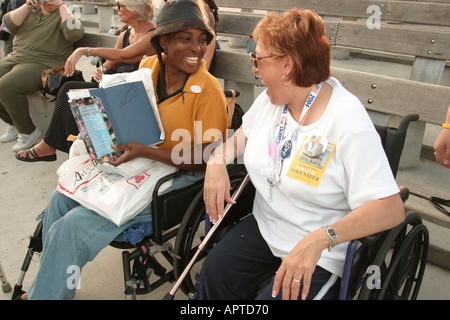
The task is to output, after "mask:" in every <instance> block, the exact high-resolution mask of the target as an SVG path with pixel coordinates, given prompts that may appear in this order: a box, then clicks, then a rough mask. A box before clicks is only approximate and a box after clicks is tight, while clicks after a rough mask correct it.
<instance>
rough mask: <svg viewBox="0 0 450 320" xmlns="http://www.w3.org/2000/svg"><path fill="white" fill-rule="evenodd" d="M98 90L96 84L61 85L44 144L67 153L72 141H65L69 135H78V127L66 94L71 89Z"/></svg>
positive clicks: (69, 83) (77, 82) (71, 82)
mask: <svg viewBox="0 0 450 320" xmlns="http://www.w3.org/2000/svg"><path fill="white" fill-rule="evenodd" d="M93 88H98V83H97V82H83V81H69V82H66V83H64V84H63V85H62V87H61V89H60V90H59V92H58V95H57V97H56V102H55V110H54V111H53V116H52V119H51V121H50V125H49V127H48V129H47V132H46V133H45V137H44V142H45V143H46V144H48V145H49V146H51V147H53V148H55V149H58V150H60V151H62V152H66V153H69V150H70V147H71V146H72V141H67V137H68V136H69V135H74V136H76V135H78V133H79V131H78V126H77V123H76V122H75V119H74V118H73V113H72V110H71V109H70V104H69V102H68V98H67V92H69V91H70V90H72V89H93Z"/></svg>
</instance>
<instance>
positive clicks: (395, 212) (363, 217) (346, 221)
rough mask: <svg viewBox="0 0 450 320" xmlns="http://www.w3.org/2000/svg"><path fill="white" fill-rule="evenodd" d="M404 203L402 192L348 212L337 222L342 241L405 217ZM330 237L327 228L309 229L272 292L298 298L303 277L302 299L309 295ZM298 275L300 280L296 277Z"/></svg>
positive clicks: (360, 235) (285, 296)
mask: <svg viewBox="0 0 450 320" xmlns="http://www.w3.org/2000/svg"><path fill="white" fill-rule="evenodd" d="M404 217H405V212H404V205H403V202H402V200H401V198H400V195H399V194H394V195H392V196H389V197H386V198H382V199H378V200H372V201H369V202H367V203H365V204H363V205H362V206H360V207H358V208H357V209H355V210H353V211H351V212H350V213H349V214H348V215H346V216H345V217H343V218H342V219H340V220H338V221H337V222H335V223H333V224H332V225H330V226H332V227H333V228H334V230H335V231H336V233H337V235H338V244H339V243H344V242H347V241H350V240H353V239H360V238H363V237H366V236H368V235H371V234H375V233H377V232H380V231H383V230H387V229H390V228H392V227H394V226H396V225H398V224H399V223H401V222H402V221H403V220H404ZM329 245H330V241H329V239H328V237H327V236H326V235H325V232H324V230H323V228H320V229H317V230H315V231H313V232H311V233H309V234H308V235H307V236H306V237H305V238H303V239H302V240H301V241H299V242H298V244H297V245H296V246H295V247H294V248H293V249H292V250H291V251H290V252H289V254H288V255H287V256H286V257H285V258H284V259H283V262H282V263H281V266H280V268H279V269H278V271H277V273H276V275H275V279H274V285H273V288H272V295H273V296H276V295H278V292H279V290H280V288H282V290H283V295H282V298H283V299H289V298H291V299H294V300H295V299H297V297H298V295H299V294H300V282H298V281H297V280H302V281H303V290H302V292H301V297H302V299H306V297H307V295H308V292H309V288H310V285H311V278H312V274H313V272H314V270H315V267H316V265H317V262H318V261H319V258H320V256H321V254H322V251H323V250H325V249H326V248H328V247H329ZM294 279H296V281H293V280H294Z"/></svg>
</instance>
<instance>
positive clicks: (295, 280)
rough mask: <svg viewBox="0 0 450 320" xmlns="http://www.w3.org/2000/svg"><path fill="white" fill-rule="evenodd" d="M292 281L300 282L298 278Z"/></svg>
mask: <svg viewBox="0 0 450 320" xmlns="http://www.w3.org/2000/svg"><path fill="white" fill-rule="evenodd" d="M292 282H300V280H298V279H293V280H292Z"/></svg>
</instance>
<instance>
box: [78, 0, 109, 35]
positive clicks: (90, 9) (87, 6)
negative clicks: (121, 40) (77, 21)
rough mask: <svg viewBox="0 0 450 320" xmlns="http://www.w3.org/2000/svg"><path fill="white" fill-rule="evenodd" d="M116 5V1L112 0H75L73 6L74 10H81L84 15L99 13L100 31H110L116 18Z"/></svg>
mask: <svg viewBox="0 0 450 320" xmlns="http://www.w3.org/2000/svg"><path fill="white" fill-rule="evenodd" d="M115 6H116V3H115V2H114V1H110V0H103V1H102V0H92V1H88V0H73V4H72V6H71V7H72V10H73V11H78V10H81V12H82V13H83V14H84V15H87V14H95V13H97V22H98V31H99V32H108V30H109V29H110V27H111V25H112V22H113V19H114V8H115ZM77 8H80V9H77ZM81 12H80V13H81Z"/></svg>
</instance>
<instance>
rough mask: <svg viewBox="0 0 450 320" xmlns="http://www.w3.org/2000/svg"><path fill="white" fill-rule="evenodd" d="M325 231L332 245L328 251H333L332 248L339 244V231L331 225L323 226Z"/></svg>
mask: <svg viewBox="0 0 450 320" xmlns="http://www.w3.org/2000/svg"><path fill="white" fill-rule="evenodd" d="M323 231H325V234H326V235H327V237H328V240H330V246H329V247H328V251H331V248H333V247H334V246H335V245H336V244H337V239H338V236H337V233H336V231H334V229H333V228H332V227H330V226H325V227H323Z"/></svg>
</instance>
